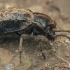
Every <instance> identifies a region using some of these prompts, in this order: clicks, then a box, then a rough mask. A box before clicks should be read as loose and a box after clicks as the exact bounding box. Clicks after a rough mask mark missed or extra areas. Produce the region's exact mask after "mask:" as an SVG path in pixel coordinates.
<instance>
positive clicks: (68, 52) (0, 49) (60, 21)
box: [0, 0, 70, 70]
mask: <svg viewBox="0 0 70 70" xmlns="http://www.w3.org/2000/svg"><path fill="white" fill-rule="evenodd" d="M8 7H18V8H24V9H31V10H32V11H33V12H40V13H44V14H46V15H48V16H50V17H51V19H53V20H55V21H56V22H57V29H63V30H70V0H0V10H2V9H5V8H8ZM56 34H65V35H67V36H70V34H69V33H56ZM37 38H40V37H37ZM41 38H43V41H42V47H43V52H44V54H45V56H46V59H45V60H44V59H43V57H42V54H41V52H40V47H39V40H34V39H32V38H29V39H24V41H23V53H22V62H23V63H22V64H20V63H19V52H18V48H19V38H14V37H12V38H6V41H5V42H3V43H1V44H0V70H6V68H8V67H7V66H6V65H8V64H12V65H13V66H14V69H13V70H70V40H69V39H67V38H65V37H58V38H56V39H55V41H54V42H51V41H48V40H47V39H46V38H45V37H44V36H41ZM0 40H1V39H0ZM5 67H6V68H5ZM9 68H10V69H9V70H11V67H9Z"/></svg>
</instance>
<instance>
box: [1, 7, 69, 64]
mask: <svg viewBox="0 0 70 70" xmlns="http://www.w3.org/2000/svg"><path fill="white" fill-rule="evenodd" d="M55 28H56V22H55V21H53V20H52V19H51V18H50V17H49V16H47V15H45V14H43V13H38V12H32V11H31V10H29V9H17V8H9V9H6V10H3V11H1V12H0V35H8V34H16V35H18V36H20V42H19V53H20V63H21V62H22V61H21V53H22V42H23V34H26V35H27V36H29V35H31V34H32V35H33V36H37V35H43V36H45V37H46V38H47V39H48V40H51V41H54V40H55V37H57V36H65V37H67V38H69V39H70V37H68V36H66V35H61V34H59V35H55V32H70V30H56V29H55ZM42 55H43V56H44V54H42ZM44 58H45V56H44Z"/></svg>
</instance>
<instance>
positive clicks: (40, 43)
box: [39, 40, 46, 60]
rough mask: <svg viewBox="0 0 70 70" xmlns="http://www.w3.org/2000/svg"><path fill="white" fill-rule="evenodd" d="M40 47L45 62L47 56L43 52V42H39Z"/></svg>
mask: <svg viewBox="0 0 70 70" xmlns="http://www.w3.org/2000/svg"><path fill="white" fill-rule="evenodd" d="M39 47H40V52H41V54H42V56H43V59H44V60H45V59H46V57H45V54H44V52H43V47H42V41H41V40H39Z"/></svg>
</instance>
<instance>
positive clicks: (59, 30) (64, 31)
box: [54, 30, 70, 32]
mask: <svg viewBox="0 0 70 70" xmlns="http://www.w3.org/2000/svg"><path fill="white" fill-rule="evenodd" d="M54 31H55V32H70V30H54Z"/></svg>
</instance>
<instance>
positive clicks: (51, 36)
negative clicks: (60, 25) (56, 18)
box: [45, 29, 55, 41]
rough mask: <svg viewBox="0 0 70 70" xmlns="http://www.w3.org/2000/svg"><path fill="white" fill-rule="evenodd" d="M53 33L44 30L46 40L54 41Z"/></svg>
mask: <svg viewBox="0 0 70 70" xmlns="http://www.w3.org/2000/svg"><path fill="white" fill-rule="evenodd" d="M54 35H55V32H54V31H53V30H50V29H49V30H46V33H45V36H46V37H47V39H48V40H51V41H54V39H55V37H54Z"/></svg>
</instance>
